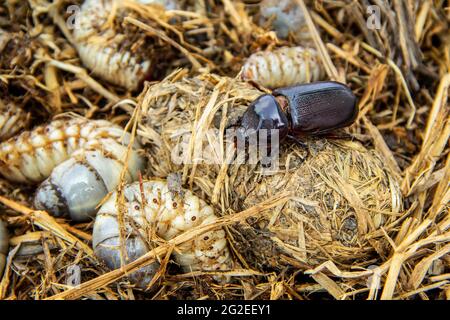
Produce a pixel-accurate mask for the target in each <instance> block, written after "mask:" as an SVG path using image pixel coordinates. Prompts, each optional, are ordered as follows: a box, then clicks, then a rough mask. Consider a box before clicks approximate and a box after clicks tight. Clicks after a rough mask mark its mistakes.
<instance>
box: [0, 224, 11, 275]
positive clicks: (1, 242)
mask: <svg viewBox="0 0 450 320" xmlns="http://www.w3.org/2000/svg"><path fill="white" fill-rule="evenodd" d="M8 247H9V237H8V230H7V229H6V227H5V224H4V223H3V221H2V220H0V280H1V278H2V276H3V271H4V270H5V265H6V255H7V254H8Z"/></svg>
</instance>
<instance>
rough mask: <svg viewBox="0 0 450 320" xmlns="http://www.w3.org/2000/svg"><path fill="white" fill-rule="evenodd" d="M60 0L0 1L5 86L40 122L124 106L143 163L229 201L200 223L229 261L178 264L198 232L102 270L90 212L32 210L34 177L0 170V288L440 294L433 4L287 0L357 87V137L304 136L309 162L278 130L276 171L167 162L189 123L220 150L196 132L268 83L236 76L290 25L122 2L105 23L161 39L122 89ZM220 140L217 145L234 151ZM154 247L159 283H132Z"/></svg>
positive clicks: (441, 214) (447, 192)
mask: <svg viewBox="0 0 450 320" xmlns="http://www.w3.org/2000/svg"><path fill="white" fill-rule="evenodd" d="M75 2H76V3H77V4H81V3H82V1H81V0H80V1H75ZM69 3H70V4H73V3H74V1H65V0H57V1H52V2H50V1H46V0H29V1H10V2H8V4H7V5H5V4H1V5H0V29H1V32H0V57H1V58H0V96H1V97H2V98H3V96H8V98H11V100H12V101H14V102H16V105H17V107H18V108H22V109H23V110H24V111H25V112H26V113H30V114H31V125H33V126H34V125H39V124H42V123H44V122H46V121H47V120H49V119H51V118H52V117H54V116H55V115H57V114H60V113H65V112H74V113H77V114H79V115H82V116H85V117H87V118H96V119H99V118H100V119H107V120H111V121H113V122H115V123H120V124H122V125H123V126H125V125H126V124H127V123H128V122H129V121H130V120H131V119H132V120H133V121H131V123H130V128H133V130H132V131H133V132H136V136H137V137H138V138H142V139H143V140H144V142H145V143H146V150H145V152H146V154H147V157H148V159H149V160H150V162H149V165H148V172H147V175H148V177H149V178H151V177H153V176H157V177H162V178H164V177H166V176H167V174H169V173H173V172H177V171H178V172H181V173H182V177H183V183H184V187H186V188H191V189H192V190H193V191H194V192H195V193H196V194H197V195H198V196H200V197H201V198H203V199H205V200H206V201H207V202H208V203H210V204H212V205H213V206H214V207H215V209H216V212H217V213H218V214H220V215H222V218H221V219H220V220H219V221H218V222H217V223H218V224H217V225H216V224H215V225H214V226H207V228H214V227H217V226H218V225H221V226H223V227H226V230H227V236H228V239H229V240H230V244H231V246H232V250H233V253H234V257H235V259H236V261H237V262H238V263H239V264H240V266H238V268H236V269H235V270H231V271H230V275H232V276H233V277H234V278H235V282H232V283H230V284H227V285H220V284H217V283H214V281H212V275H211V274H207V273H202V272H200V273H193V274H179V270H177V268H176V266H174V265H173V264H171V263H168V262H169V261H170V255H169V253H170V252H172V251H173V250H176V246H177V245H179V244H180V243H182V242H184V241H188V240H189V239H191V238H192V237H195V236H196V235H198V234H200V233H202V232H203V231H205V230H203V229H194V230H191V231H190V232H188V233H186V234H183V235H181V236H180V237H178V238H176V239H173V241H170V242H167V243H165V244H163V245H161V246H159V247H156V248H154V249H153V250H152V251H150V252H149V253H148V254H147V255H145V256H143V257H141V258H140V259H138V260H136V261H134V262H131V263H128V264H127V265H125V266H124V267H123V268H122V269H120V270H115V271H112V272H110V271H108V270H106V268H105V267H104V266H103V265H102V264H101V263H100V262H98V261H96V259H95V258H94V257H93V256H92V249H91V243H90V241H91V234H92V223H85V224H75V225H74V224H71V223H70V222H69V221H66V220H60V219H54V218H52V217H50V216H49V215H48V214H47V213H45V212H42V211H34V210H32V209H31V208H30V199H31V198H32V195H33V193H34V191H35V188H34V187H31V188H28V187H24V186H20V185H12V184H10V183H8V182H6V181H4V180H3V179H0V192H1V198H0V199H1V203H3V205H2V207H1V211H0V217H1V219H2V220H4V221H6V223H7V225H8V229H9V231H10V233H11V234H10V236H11V240H10V252H9V255H8V259H7V265H6V271H5V274H4V276H3V278H2V279H1V282H0V298H2V299H9V300H13V299H58V298H64V299H71V298H72V299H74V298H88V299H108V300H115V299H150V298H154V299H173V298H178V299H179V298H191V299H192V298H193V299H223V298H229V299H244V298H245V299H322V298H329V297H333V298H335V299H423V300H428V299H449V298H450V276H449V272H450V269H449V265H450V258H449V252H450V247H449V242H450V234H449V227H450V215H449V205H448V204H449V200H450V188H449V180H450V157H449V145H448V140H449V136H450V121H449V107H448V90H449V85H450V80H449V79H450V75H449V74H450V53H449V52H450V46H449V43H450V41H449V39H450V38H449V32H448V30H449V25H448V21H449V20H450V16H449V15H450V12H449V10H448V8H446V7H445V2H444V1H432V0H425V1H412V0H407V1H401V0H395V1H392V2H391V3H388V2H386V1H379V0H373V1H362V2H361V1H339V2H330V1H302V0H293V3H294V4H297V5H299V6H300V7H301V8H303V9H305V8H308V11H307V12H306V14H305V25H306V27H307V28H308V29H309V30H310V31H311V37H312V39H313V46H314V47H315V49H316V50H317V51H318V52H319V54H320V59H321V61H322V63H323V66H324V68H325V70H326V71H327V75H328V78H329V79H335V80H339V81H342V82H345V83H347V84H348V85H349V86H350V87H351V89H352V91H353V92H354V93H355V94H356V95H357V96H358V98H359V107H360V116H359V118H358V119H357V122H356V124H355V125H354V126H352V127H351V128H350V129H349V131H348V133H350V134H351V137H352V138H351V139H348V138H346V139H328V140H325V139H307V140H306V142H307V143H308V149H309V155H308V156H307V157H306V159H305V156H306V152H305V150H304V149H301V148H298V147H296V146H295V145H293V144H291V143H287V144H286V145H285V146H284V149H283V150H282V151H283V152H282V157H281V160H282V161H281V166H280V170H279V172H277V173H276V174H274V175H270V176H265V175H262V172H261V170H260V167H258V166H255V167H251V166H248V165H243V166H236V165H234V164H232V165H227V164H218V165H208V166H206V165H204V164H202V163H201V162H200V161H198V160H199V159H196V158H195V157H194V155H195V154H191V156H192V157H193V159H194V160H195V161H194V162H193V163H192V164H189V165H175V164H174V163H172V162H170V161H169V160H170V155H169V153H168V152H169V150H170V146H171V145H172V144H173V143H174V141H175V142H176V141H177V139H178V138H179V137H180V136H179V134H180V132H183V130H184V131H185V132H192V133H193V135H192V139H191V140H190V144H189V146H190V148H192V147H193V146H195V143H204V144H214V145H218V146H223V141H222V140H221V138H220V137H222V135H219V139H218V140H214V137H213V136H209V133H208V131H207V130H206V129H208V128H211V127H215V128H218V129H219V132H221V133H223V132H224V130H225V128H226V127H228V126H230V125H233V124H236V123H237V120H238V119H239V115H240V114H242V112H243V110H245V108H246V106H248V104H249V103H250V102H251V101H252V100H253V99H254V98H256V97H257V96H258V95H260V94H261V92H262V91H264V88H258V89H256V88H255V87H253V86H251V85H250V84H245V83H242V82H239V81H236V80H233V79H232V78H233V77H234V76H235V75H237V74H238V72H239V70H240V68H241V66H242V64H243V62H244V61H245V59H246V57H248V56H250V55H251V54H253V53H255V52H258V51H261V50H266V49H267V50H271V49H273V48H279V47H284V46H297V45H302V44H301V43H297V42H296V40H295V38H296V37H295V36H293V35H290V36H288V37H287V39H284V40H283V39H278V38H277V37H276V34H275V33H274V32H273V31H271V30H268V29H266V26H264V25H258V22H259V21H260V19H259V11H258V7H257V6H251V7H246V6H245V5H244V4H242V3H240V2H239V1H229V0H222V1H202V0H201V1H181V2H180V3H181V5H180V8H179V9H177V10H173V11H164V10H162V9H161V7H157V6H142V5H136V4H135V3H133V2H131V1H123V2H121V3H122V8H124V9H126V10H129V11H125V13H124V12H123V11H120V12H121V13H120V15H116V14H115V13H117V12H118V11H115V13H114V14H112V15H111V16H110V17H109V19H108V23H109V24H110V25H112V26H113V27H115V28H118V29H122V28H123V29H124V30H134V31H135V32H142V33H145V34H146V36H147V37H151V38H152V39H153V40H152V41H155V43H157V44H158V48H161V47H162V48H166V49H167V51H164V52H171V59H170V61H169V62H168V63H166V64H161V70H159V71H158V72H155V73H154V74H153V76H154V77H152V80H160V79H164V80H163V82H162V83H159V84H157V83H150V84H147V85H146V86H145V87H144V88H143V91H141V90H138V91H136V92H134V93H132V92H128V91H126V90H124V89H123V88H119V87H115V86H113V85H111V84H110V83H108V82H105V81H103V80H101V79H99V78H97V77H96V76H95V75H93V74H92V73H91V72H90V70H88V69H86V68H85V66H84V65H83V64H82V63H81V61H80V59H79V57H78V55H77V50H76V47H75V46H74V39H73V36H72V30H70V28H69V27H68V25H67V24H66V22H67V19H68V18H69V14H68V13H67V11H66V7H67V5H68V4H69ZM367 5H377V6H378V8H379V9H380V13H381V15H382V19H381V25H380V29H378V30H377V29H368V27H367V14H366V9H367V8H366V6H367ZM127 12H128V13H127ZM305 25H302V26H299V28H301V29H304V27H305ZM160 53H161V52H160ZM155 54H158V52H155ZM161 54H162V53H161ZM156 58H161V57H156ZM179 68H183V69H181V70H179ZM199 73H204V75H203V76H202V77H198V76H197V77H196V75H198V74H199ZM213 73H215V74H219V75H220V77H219V76H215V75H213ZM223 76H230V77H231V78H225V77H223ZM135 106H138V108H135ZM208 139H209V140H208ZM191 150H192V149H191ZM227 151H228V150H224V149H223V148H219V152H218V153H217V154H214V155H213V156H214V157H216V158H218V159H223V158H224V157H226V156H228V157H230V158H231V157H232V154H231V153H228V152H227ZM144 178H145V177H144ZM277 190H279V191H280V193H278V192H277ZM236 212H237V213H236ZM256 248H258V249H257V250H256ZM154 259H159V260H160V261H164V263H163V268H162V269H161V270H160V271H161V272H160V280H161V281H160V286H159V287H158V288H157V290H156V291H154V292H152V293H150V292H144V291H140V290H135V289H133V287H132V285H130V283H129V282H128V280H127V277H126V276H127V274H128V273H129V272H131V271H132V270H136V269H138V268H140V267H142V266H143V265H145V264H149V263H151V262H152V261H154ZM73 265H78V266H80V267H81V270H82V278H81V281H82V285H81V286H80V287H77V288H71V287H69V286H68V284H67V283H68V282H67V280H68V274H67V268H68V267H70V266H73ZM165 267H167V268H165Z"/></svg>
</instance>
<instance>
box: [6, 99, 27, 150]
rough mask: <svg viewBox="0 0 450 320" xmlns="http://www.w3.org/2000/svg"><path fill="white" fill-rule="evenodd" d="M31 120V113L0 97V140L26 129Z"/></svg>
mask: <svg viewBox="0 0 450 320" xmlns="http://www.w3.org/2000/svg"><path fill="white" fill-rule="evenodd" d="M28 122H29V114H28V113H26V112H25V111H23V110H22V109H20V108H19V107H17V106H16V105H15V104H14V103H5V102H4V101H2V100H1V99H0V141H3V140H6V139H8V138H10V137H12V136H13V135H15V134H16V133H17V132H19V131H20V130H22V129H24V128H25V127H26V126H27V125H28Z"/></svg>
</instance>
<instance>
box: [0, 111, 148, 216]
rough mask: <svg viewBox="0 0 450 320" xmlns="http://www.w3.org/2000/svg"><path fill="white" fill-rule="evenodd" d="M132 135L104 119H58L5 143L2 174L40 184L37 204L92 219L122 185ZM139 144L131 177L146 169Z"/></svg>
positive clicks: (133, 154) (129, 172)
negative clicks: (103, 203) (121, 176)
mask: <svg viewBox="0 0 450 320" xmlns="http://www.w3.org/2000/svg"><path fill="white" fill-rule="evenodd" d="M130 142H131V135H130V134H129V133H127V132H125V131H124V130H123V129H122V128H121V127H120V126H118V125H115V124H113V123H111V122H109V121H105V120H86V119H69V120H55V121H53V122H51V123H50V124H48V125H44V126H40V127H37V128H35V129H33V130H32V131H26V132H23V133H22V134H20V135H19V136H17V137H13V138H11V139H9V140H8V141H5V142H4V143H2V144H0V169H1V172H2V175H3V176H4V177H5V178H7V179H9V180H11V181H15V182H21V183H28V184H32V183H39V182H42V181H43V180H45V181H44V182H42V183H41V185H40V186H39V187H38V189H37V191H36V194H35V198H34V204H35V207H36V208H37V209H43V210H47V211H48V212H50V213H52V214H54V215H56V216H70V217H71V218H72V219H73V220H76V221H84V220H88V219H89V218H90V217H91V216H92V215H94V214H95V207H96V206H97V204H98V203H99V202H100V201H101V199H102V198H103V197H104V196H105V195H106V194H107V193H108V192H110V191H112V190H113V189H114V188H115V187H116V186H117V184H118V183H119V179H120V174H121V171H122V169H123V167H124V165H125V162H124V160H125V157H126V154H127V147H128V144H129V143H130ZM139 148H140V145H139V143H137V142H135V143H134V144H133V146H132V148H131V152H130V155H129V157H128V162H127V171H126V174H125V179H126V181H128V182H129V181H133V180H135V179H136V178H137V173H138V171H139V170H142V169H143V167H144V160H143V158H142V157H141V156H140V155H139V154H138V149H139Z"/></svg>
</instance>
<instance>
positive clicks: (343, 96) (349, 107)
mask: <svg viewBox="0 0 450 320" xmlns="http://www.w3.org/2000/svg"><path fill="white" fill-rule="evenodd" d="M273 95H274V96H280V95H281V96H284V97H285V98H286V99H287V100H288V101H287V102H288V105H289V107H288V110H287V111H288V114H289V116H290V119H289V120H290V122H291V128H290V130H291V132H292V134H294V135H316V134H323V133H327V132H329V131H332V130H334V129H339V128H343V127H346V126H349V125H350V124H352V123H353V122H354V121H355V119H356V117H357V115H358V106H357V104H356V97H355V95H354V94H353V93H352V91H351V90H350V89H349V88H348V87H347V86H345V85H343V84H341V83H338V82H334V81H326V82H315V83H310V84H304V85H296V86H292V87H286V88H280V89H277V90H274V91H273Z"/></svg>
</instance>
